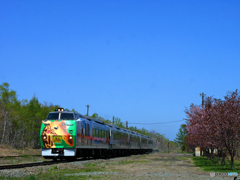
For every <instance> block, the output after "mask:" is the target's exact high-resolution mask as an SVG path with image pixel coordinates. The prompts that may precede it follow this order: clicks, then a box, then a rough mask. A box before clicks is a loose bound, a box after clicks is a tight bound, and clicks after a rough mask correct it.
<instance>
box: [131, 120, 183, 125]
mask: <svg viewBox="0 0 240 180" xmlns="http://www.w3.org/2000/svg"><path fill="white" fill-rule="evenodd" d="M180 121H186V120H179V121H170V122H160V123H131V122H129V123H128V124H145V125H148V124H149V125H151V124H167V123H174V122H180Z"/></svg>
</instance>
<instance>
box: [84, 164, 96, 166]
mask: <svg viewBox="0 0 240 180" xmlns="http://www.w3.org/2000/svg"><path fill="white" fill-rule="evenodd" d="M84 166H85V167H95V166H96V164H95V163H92V164H84Z"/></svg>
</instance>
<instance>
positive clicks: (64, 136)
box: [40, 108, 154, 160]
mask: <svg viewBox="0 0 240 180" xmlns="http://www.w3.org/2000/svg"><path fill="white" fill-rule="evenodd" d="M40 144H41V149H42V156H43V157H44V158H45V159H55V160H57V159H76V158H78V157H95V156H121V155H131V154H141V153H151V152H152V151H153V148H154V142H153V140H152V138H150V137H148V136H146V135H142V134H140V133H137V132H134V131H130V130H128V129H124V128H120V127H118V126H116V125H113V124H107V123H104V122H103V121H100V120H98V119H94V118H91V117H88V116H84V115H81V114H79V113H75V112H70V111H65V110H64V109H63V108H58V109H56V110H55V111H54V112H49V114H48V115H47V118H46V119H45V120H42V124H41V130H40Z"/></svg>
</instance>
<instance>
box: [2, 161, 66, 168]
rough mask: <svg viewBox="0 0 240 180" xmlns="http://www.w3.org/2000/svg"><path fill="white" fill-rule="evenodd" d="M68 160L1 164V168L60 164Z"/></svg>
mask: <svg viewBox="0 0 240 180" xmlns="http://www.w3.org/2000/svg"><path fill="white" fill-rule="evenodd" d="M66 162H67V161H43V162H34V163H23V164H14V165H13V164H11V165H5V166H0V170H4V169H18V168H25V167H33V166H45V165H52V164H59V163H66Z"/></svg>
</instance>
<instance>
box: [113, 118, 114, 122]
mask: <svg viewBox="0 0 240 180" xmlns="http://www.w3.org/2000/svg"><path fill="white" fill-rule="evenodd" d="M113 124H114V116H113Z"/></svg>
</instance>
